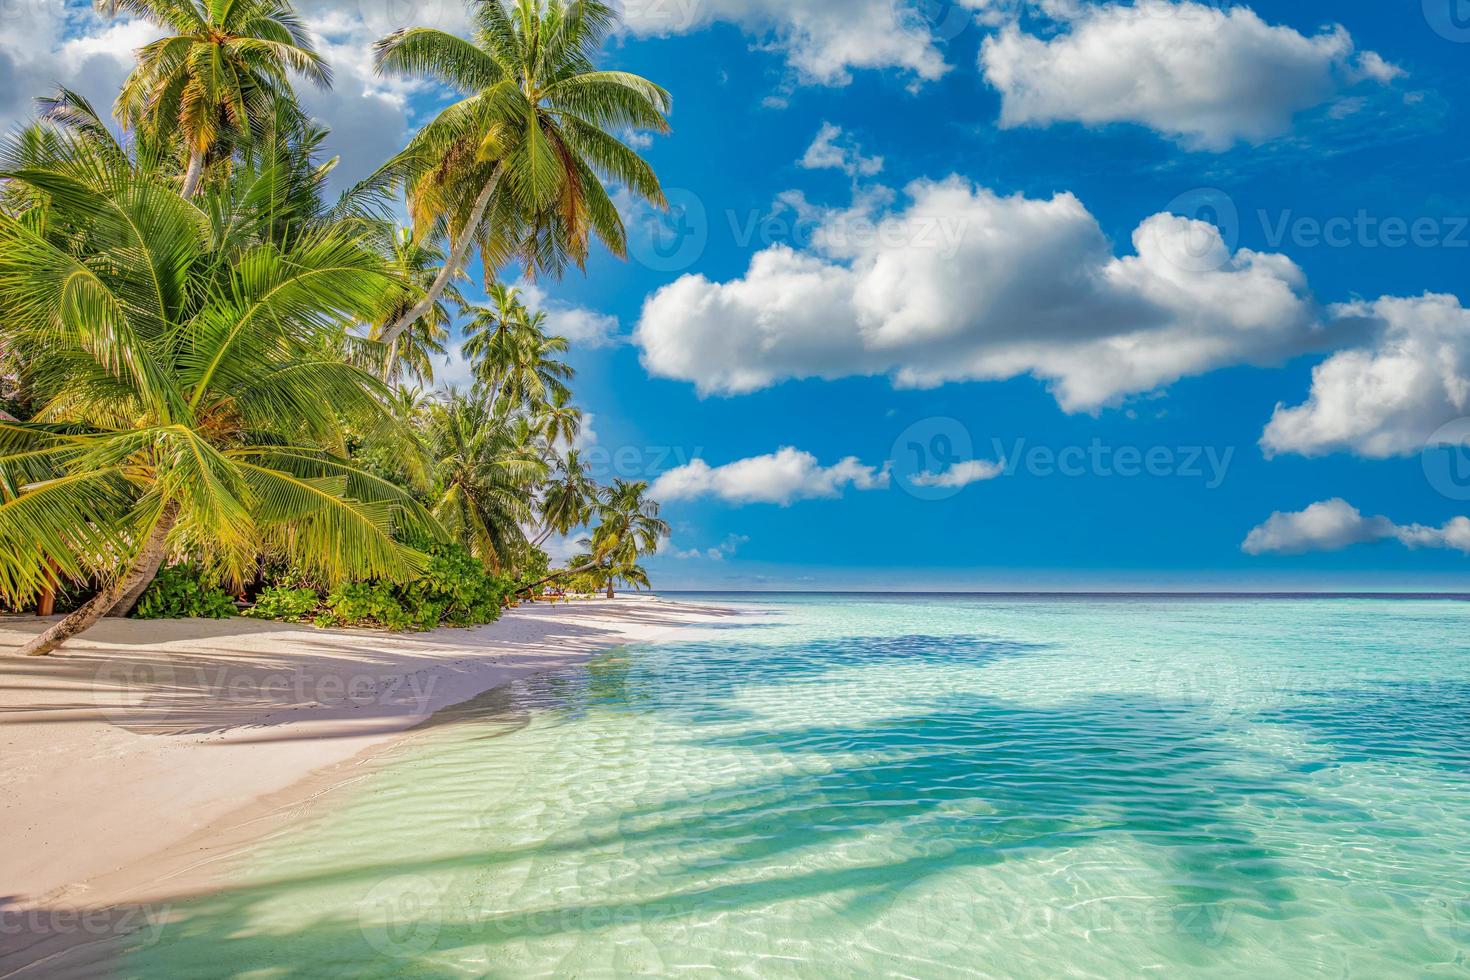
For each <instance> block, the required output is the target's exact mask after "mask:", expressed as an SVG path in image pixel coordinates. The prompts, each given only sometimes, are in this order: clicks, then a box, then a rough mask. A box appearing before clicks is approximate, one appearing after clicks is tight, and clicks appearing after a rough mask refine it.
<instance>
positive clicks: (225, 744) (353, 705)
mask: <svg viewBox="0 0 1470 980" xmlns="http://www.w3.org/2000/svg"><path fill="white" fill-rule="evenodd" d="M732 614H733V613H732V612H731V611H730V610H728V609H723V608H719V607H708V606H705V607H701V606H694V605H688V604H683V603H672V602H667V601H664V600H660V599H654V598H648V597H639V598H627V599H616V600H612V601H606V600H599V601H591V602H577V603H572V604H558V605H536V606H530V607H524V608H521V609H516V610H512V611H510V612H508V613H507V614H506V616H505V617H504V618H503V619H502V620H501V621H500V622H498V623H495V624H494V625H491V626H487V627H483V628H480V629H475V630H440V631H436V632H433V633H424V634H400V635H388V634H382V633H369V632H361V631H344V630H316V629H312V628H309V627H296V626H287V625H281V624H274V623H262V622H256V621H253V620H248V619H236V620H229V621H223V622H209V621H198V620H194V621H181V622H140V621H135V620H111V621H106V622H104V623H102V624H100V625H99V626H97V627H96V628H95V629H93V630H92V631H91V632H89V633H88V634H86V635H85V636H83V637H81V638H80V639H78V640H75V641H73V642H71V643H69V644H68V645H67V646H66V647H65V648H63V650H62V651H60V652H59V653H58V654H57V655H55V656H53V657H49V658H20V657H16V656H13V655H9V654H10V653H11V652H12V651H14V650H16V649H17V648H18V647H19V645H20V643H22V642H23V640H24V638H25V637H26V636H27V635H30V634H33V633H35V632H37V631H39V630H40V629H41V627H42V625H43V624H42V623H41V621H39V620H35V619H0V765H3V769H0V772H3V780H4V783H3V785H4V792H3V794H0V841H3V847H0V914H8V915H10V916H11V918H12V919H14V917H15V916H16V915H17V914H18V913H22V912H24V910H27V909H39V908H51V909H54V908H59V907H89V906H90V907H93V908H95V907H98V906H99V905H101V904H106V903H109V902H112V901H117V900H121V899H122V898H123V897H125V896H128V895H130V894H132V893H135V892H140V891H143V890H146V887H147V885H148V884H150V883H152V882H154V881H155V880H156V879H157V877H158V876H159V874H160V873H161V869H164V868H173V867H177V866H179V865H180V864H181V862H182V863H187V860H188V858H189V854H188V853H181V852H188V851H193V850H202V849H204V848H206V847H207V846H208V845H209V843H210V841H211V838H212V834H211V828H213V827H216V826H222V825H224V824H225V823H226V822H228V821H229V820H230V818H231V817H232V815H235V816H236V817H238V816H239V815H241V814H248V813H250V811H251V809H252V808H261V807H267V808H271V809H273V810H276V811H279V809H280V807H281V806H282V805H283V801H289V800H290V799H291V798H292V792H291V790H292V788H293V787H313V788H312V790H311V792H317V791H318V790H319V789H320V787H321V785H323V784H331V783H334V782H340V781H341V780H342V779H344V778H347V777H348V776H349V775H350V771H351V769H352V767H353V765H354V763H355V760H362V759H365V758H368V757H370V756H371V755H372V754H373V752H374V751H376V750H378V749H380V748H381V747H383V746H384V745H385V744H387V743H391V742H392V741H394V740H395V739H398V738H401V737H403V735H404V733H406V732H408V731H410V730H412V729H414V728H416V727H422V726H423V725H424V724H425V723H426V721H427V720H428V719H429V718H430V717H431V716H432V715H434V714H435V713H436V712H439V713H442V712H443V709H445V708H448V707H450V706H452V705H456V704H460V703H463V702H466V701H468V700H469V699H472V698H475V697H476V696H477V695H481V694H483V693H484V692H486V691H490V690H492V689H494V688H497V687H500V686H501V685H503V684H506V683H507V682H510V681H513V680H516V679H518V678H522V677H525V676H527V675H530V674H533V673H536V672H540V671H546V670H552V669H556V668H560V667H565V666H569V665H572V664H576V663H578V662H581V661H584V660H586V659H588V658H589V657H591V656H592V655H593V654H595V653H597V652H598V651H601V650H604V649H607V648H610V647H615V646H619V645H622V644H625V643H636V642H650V641H656V640H660V639H667V638H670V637H671V636H672V635H673V633H674V631H677V630H679V629H682V628H687V627H690V626H697V625H700V624H707V623H710V622H712V621H714V620H715V619H717V618H720V617H724V616H729V615H732ZM324 774H326V776H325V777H324ZM314 781H315V782H314ZM297 795H300V794H297ZM238 822H239V821H238V819H237V820H236V823H238ZM170 873H172V872H170ZM12 965H13V961H12ZM4 972H5V971H3V970H0V974H3V973H4Z"/></svg>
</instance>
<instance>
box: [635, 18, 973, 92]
mask: <svg viewBox="0 0 1470 980" xmlns="http://www.w3.org/2000/svg"><path fill="white" fill-rule="evenodd" d="M981 5H982V0H965V2H964V3H962V4H961V7H979V6H981ZM623 8H624V23H625V25H626V27H627V29H628V30H629V31H630V32H631V33H633V34H636V35H640V36H645V37H668V36H671V35H677V34H687V33H690V32H692V31H697V30H702V29H704V28H706V27H709V26H710V25H711V24H714V23H728V24H734V25H736V26H737V27H739V28H740V29H741V30H743V31H745V32H746V33H747V34H749V35H752V36H753V37H755V38H757V39H758V41H759V43H761V44H762V45H763V46H764V47H765V48H766V49H768V50H772V51H777V52H780V53H781V54H783V55H784V56H785V57H786V59H787V61H788V62H789V63H790V64H791V66H792V67H793V68H794V69H795V70H796V73H797V74H798V75H799V76H800V77H801V78H802V79H803V80H806V81H811V82H816V83H818V84H823V85H846V84H847V83H848V82H850V81H851V80H852V71H853V70H854V69H871V68H878V69H883V68H889V69H899V70H902V71H905V72H908V73H910V74H911V75H912V76H914V77H916V78H918V79H923V80H931V79H936V78H939V77H940V76H942V75H943V74H944V73H945V72H946V71H947V70H948V66H947V65H946V64H945V62H944V56H943V55H942V54H941V53H940V51H939V49H938V46H937V43H936V42H937V40H938V39H937V38H936V36H935V34H936V27H937V26H939V25H934V24H931V23H928V22H927V21H926V20H925V19H924V18H923V17H917V18H910V17H905V16H903V14H904V4H903V3H902V2H901V0H841V2H834V0H623ZM959 14H960V16H963V17H969V16H970V14H969V13H968V12H967V11H965V10H961V11H959Z"/></svg>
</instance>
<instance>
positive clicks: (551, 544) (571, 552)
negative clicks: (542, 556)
mask: <svg viewBox="0 0 1470 980" xmlns="http://www.w3.org/2000/svg"><path fill="white" fill-rule="evenodd" d="M584 540H586V538H585V536H584V535H582V534H580V533H573V534H566V535H563V534H553V535H552V536H551V537H549V538H547V539H546V540H545V541H543V542H542V543H541V550H542V551H544V552H546V556H547V557H548V558H550V559H551V566H552V567H553V568H555V567H556V566H558V565H566V564H567V563H568V562H570V561H571V560H572V559H573V558H576V557H578V556H579V555H585V554H586V553H587V549H586V548H585V547H583V546H582V543H581V542H583V541H584Z"/></svg>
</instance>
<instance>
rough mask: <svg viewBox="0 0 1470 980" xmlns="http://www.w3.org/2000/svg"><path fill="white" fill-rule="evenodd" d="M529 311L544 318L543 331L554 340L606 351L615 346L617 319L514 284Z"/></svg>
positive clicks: (536, 288)
mask: <svg viewBox="0 0 1470 980" xmlns="http://www.w3.org/2000/svg"><path fill="white" fill-rule="evenodd" d="M516 288H517V289H519V290H520V291H521V298H522V300H524V302H525V304H526V306H527V307H528V308H529V309H531V310H540V311H542V312H543V313H545V314H546V329H547V332H548V333H550V334H551V335H552V336H554V337H565V338H566V339H567V340H570V341H571V342H572V343H573V344H576V345H578V346H581V347H609V346H612V345H613V344H615V343H617V342H618V318H617V317H615V316H609V315H608V314H606V313H599V312H597V311H596V310H591V309H588V308H587V307H585V306H577V305H576V304H574V303H567V302H563V301H562V300H558V299H553V298H552V297H550V296H548V295H547V293H546V290H544V289H542V288H541V287H540V286H537V285H536V284H535V283H533V282H526V281H522V282H520V283H517V284H516Z"/></svg>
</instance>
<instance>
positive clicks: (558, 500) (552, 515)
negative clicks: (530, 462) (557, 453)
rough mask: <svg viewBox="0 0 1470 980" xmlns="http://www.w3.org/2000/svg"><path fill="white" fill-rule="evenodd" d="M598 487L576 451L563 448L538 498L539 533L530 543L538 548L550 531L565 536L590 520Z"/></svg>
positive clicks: (596, 498) (550, 533)
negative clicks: (565, 450) (539, 500)
mask: <svg viewBox="0 0 1470 980" xmlns="http://www.w3.org/2000/svg"><path fill="white" fill-rule="evenodd" d="M597 501H598V487H597V484H596V483H594V482H593V480H592V478H591V477H590V476H588V475H587V467H586V465H585V464H584V463H583V462H582V456H581V454H580V453H579V452H577V450H575V449H571V450H568V451H567V454H566V456H565V457H564V458H563V459H561V460H560V461H559V465H558V466H557V471H556V473H555V474H553V475H552V477H551V480H550V482H549V483H548V484H547V485H546V489H545V491H544V492H543V493H542V497H541V524H542V530H541V534H540V535H539V536H538V537H537V539H536V540H535V541H533V542H532V543H533V544H535V545H536V546H537V547H540V546H541V545H542V544H544V543H545V542H546V539H547V538H549V537H551V536H552V535H553V534H560V535H563V536H565V535H568V534H571V533H572V531H573V530H574V529H576V528H579V527H582V526H584V525H586V524H587V523H589V522H590V521H591V520H592V514H593V508H594V506H595V505H596V504H597Z"/></svg>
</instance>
